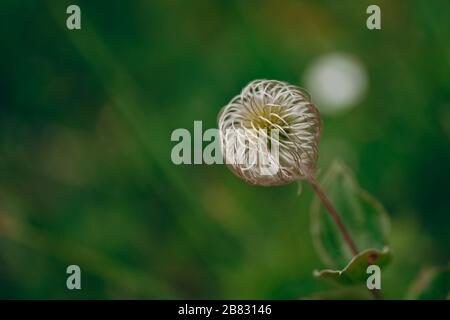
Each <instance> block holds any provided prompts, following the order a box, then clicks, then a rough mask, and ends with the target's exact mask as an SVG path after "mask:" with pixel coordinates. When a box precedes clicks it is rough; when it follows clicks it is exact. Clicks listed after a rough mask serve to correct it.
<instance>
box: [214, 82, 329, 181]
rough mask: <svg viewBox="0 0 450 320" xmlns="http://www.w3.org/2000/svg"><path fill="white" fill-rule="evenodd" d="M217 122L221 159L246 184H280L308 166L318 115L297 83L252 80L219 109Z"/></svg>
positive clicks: (297, 176) (296, 177)
mask: <svg viewBox="0 0 450 320" xmlns="http://www.w3.org/2000/svg"><path fill="white" fill-rule="evenodd" d="M218 126H219V132H220V143H221V150H222V154H223V156H224V159H225V162H226V163H227V164H228V166H229V168H230V169H231V171H232V172H233V173H235V174H236V175H237V176H239V177H241V178H242V179H244V180H245V181H247V182H249V183H251V184H258V185H281V184H286V183H289V182H292V181H295V180H300V179H302V178H304V177H306V176H308V175H310V174H311V171H312V169H313V168H314V165H315V162H316V160H317V143H318V138H319V134H320V115H319V112H318V111H317V109H316V107H315V106H314V105H313V104H312V103H311V101H310V97H309V95H308V94H307V93H306V92H305V91H304V90H302V89H300V88H299V87H296V86H293V85H290V84H288V83H286V82H281V81H277V80H254V81H252V82H251V83H249V84H248V85H247V86H246V87H245V88H244V89H243V90H242V91H241V93H240V94H239V95H237V96H236V97H234V98H233V99H232V100H231V101H230V102H229V103H228V104H227V105H226V106H224V107H223V108H222V110H221V111H220V113H219V116H218Z"/></svg>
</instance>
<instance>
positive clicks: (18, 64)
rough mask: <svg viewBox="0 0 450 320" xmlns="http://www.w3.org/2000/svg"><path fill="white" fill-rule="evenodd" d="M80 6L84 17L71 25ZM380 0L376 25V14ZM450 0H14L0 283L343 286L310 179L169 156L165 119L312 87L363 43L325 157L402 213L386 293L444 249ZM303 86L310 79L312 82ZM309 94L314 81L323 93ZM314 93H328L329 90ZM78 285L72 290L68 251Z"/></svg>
mask: <svg viewBox="0 0 450 320" xmlns="http://www.w3.org/2000/svg"><path fill="white" fill-rule="evenodd" d="M69 4H78V5H79V6H80V7H81V12H82V29H81V30H79V31H69V30H67V28H66V18H67V16H68V15H67V14H66V8H67V6H68V5H69ZM370 4H378V5H379V6H380V7H381V12H382V30H373V31H371V30H368V29H367V28H366V19H367V17H368V15H367V14H366V8H367V6H368V5H370ZM449 12H450V4H449V2H448V1H444V0H443V1H421V0H417V1H406V0H404V1H350V0H346V1H321V0H319V1H294V0H286V1H275V0H270V1H237V0H236V1H225V0H223V1H212V0H203V1H182V0H180V1H171V0H169V1H162V0H161V1H143V0H142V1H75V0H74V1H34V0H28V1H26V0H22V1H17V0H2V1H1V4H0V26H1V27H0V32H1V40H2V41H1V51H0V66H1V69H0V70H1V73H0V298H8V299H10V298H18V299H24V298H33V299H43V298H50V299H54V298H63V299H70V298H81V299H90V298H107V299H115V298H162V299H165V298H254V299H266V298H273V299H285V298H286V299H297V298H307V297H311V296H314V295H315V294H317V293H318V292H322V291H325V292H328V291H333V290H335V287H334V286H332V285H330V284H328V283H325V282H322V281H319V280H317V279H314V278H313V276H312V270H313V269H315V268H322V267H324V265H323V263H322V262H321V261H320V259H319V257H318V255H317V254H316V252H315V251H314V248H313V245H312V241H311V236H310V232H309V222H310V217H309V207H310V203H311V199H312V196H313V194H312V192H311V189H310V188H309V187H307V186H305V187H304V190H303V193H302V195H301V196H297V195H296V191H297V185H295V184H290V185H287V186H282V187H272V188H265V187H256V186H249V185H247V184H246V183H244V182H243V181H242V180H239V179H238V178H236V177H235V176H234V175H233V174H232V173H231V172H230V171H229V170H228V169H227V168H226V167H225V166H220V165H211V166H207V165H180V166H176V165H174V164H172V162H171V159H170V152H171V148H172V147H173V146H174V145H175V143H174V142H171V141H170V135H171V133H172V131H173V130H174V129H176V128H187V129H189V130H190V131H193V121H194V120H202V121H203V127H204V128H205V129H206V128H212V127H216V126H217V125H216V116H217V113H218V111H219V110H220V108H221V107H222V106H223V105H225V104H226V103H227V102H228V101H229V100H230V99H231V98H232V97H233V96H234V95H236V94H237V93H239V91H240V90H241V88H242V87H243V86H244V85H245V84H247V83H248V82H249V81H251V80H253V79H258V78H266V79H278V80H284V81H288V82H290V83H293V84H298V85H301V86H305V83H304V80H303V79H304V74H305V72H306V70H308V68H309V66H310V65H311V64H312V63H313V62H314V61H315V60H316V59H317V58H318V57H321V56H323V55H326V54H330V53H335V52H342V53H345V54H350V55H352V56H354V57H356V58H357V59H358V61H359V63H360V65H361V66H362V70H365V71H364V72H365V74H366V76H367V78H368V83H367V90H366V92H365V94H364V97H363V98H361V99H359V101H358V102H357V103H356V102H355V103H354V105H353V106H352V107H351V108H350V107H349V108H348V109H347V110H345V112H344V111H343V112H337V113H327V114H323V117H322V119H323V130H322V138H321V142H320V153H319V154H320V160H319V163H318V169H320V170H321V172H323V171H324V170H326V169H327V168H328V166H329V165H330V163H331V162H332V161H333V159H335V158H340V159H342V160H344V161H345V162H346V163H347V165H348V166H349V167H351V168H352V170H354V172H355V174H356V176H357V177H358V180H359V182H360V184H361V186H363V187H364V188H365V189H366V190H368V191H369V192H370V193H371V194H373V195H374V196H376V197H377V198H378V199H379V200H380V201H381V202H382V203H383V204H384V205H385V207H386V209H387V211H388V212H389V213H390V216H391V219H392V231H391V238H390V242H391V247H392V250H393V252H394V260H393V263H392V264H391V266H389V267H388V268H387V269H386V271H384V273H383V278H382V286H383V294H384V295H385V297H386V298H390V299H392V298H396V299H400V298H403V297H404V296H405V293H406V292H407V290H408V288H410V287H411V284H412V282H413V280H414V279H415V278H416V277H417V274H418V273H419V272H420V271H421V270H423V268H426V267H427V266H432V265H442V264H445V263H447V262H448V261H449V260H450V250H449V249H450V236H449V226H450V215H449V213H450V187H449V186H450V166H449V163H450V143H449V139H450V90H449V88H450V73H449V72H450V68H449V64H450V42H449V41H448V40H449V39H450V24H449V19H448V13H449ZM307 89H309V88H307ZM313 100H314V95H313ZM318 107H319V109H320V105H319V106H318ZM70 264H77V265H79V266H80V267H81V269H82V290H81V291H77V290H74V291H69V290H67V288H66V277H67V275H66V267H67V266H68V265H70Z"/></svg>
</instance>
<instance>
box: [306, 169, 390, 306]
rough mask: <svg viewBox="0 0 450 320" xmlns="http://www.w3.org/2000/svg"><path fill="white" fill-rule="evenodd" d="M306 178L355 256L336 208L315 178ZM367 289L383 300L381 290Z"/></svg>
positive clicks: (351, 241)
mask: <svg viewBox="0 0 450 320" xmlns="http://www.w3.org/2000/svg"><path fill="white" fill-rule="evenodd" d="M306 179H307V181H308V182H309V184H310V185H311V187H312V188H313V189H314V191H315V192H316V194H317V196H318V197H319V199H320V201H321V202H322V203H323V205H324V206H325V208H326V209H327V211H328V213H329V214H330V216H331V218H333V220H334V222H335V223H336V226H337V227H338V229H339V232H340V233H341V234H342V237H343V238H344V240H345V243H346V244H347V245H348V247H349V248H350V251H351V252H352V254H353V256H356V255H357V254H358V249H357V248H356V245H355V242H354V241H353V239H352V237H351V236H350V233H349V232H348V230H347V228H346V227H345V225H344V222H343V221H342V219H341V216H340V215H339V214H338V213H337V211H336V209H335V208H334V207H333V204H332V203H331V201H330V200H329V199H328V197H327V196H326V194H325V192H324V191H323V190H322V188H320V186H319V184H318V183H317V181H316V179H314V177H312V176H307V177H306ZM369 291H370V293H371V294H372V295H373V297H374V299H375V300H383V296H382V295H381V292H380V291H379V290H369Z"/></svg>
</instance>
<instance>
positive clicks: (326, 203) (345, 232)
mask: <svg viewBox="0 0 450 320" xmlns="http://www.w3.org/2000/svg"><path fill="white" fill-rule="evenodd" d="M307 181H308V182H309V184H310V185H311V187H312V188H313V189H314V191H315V192H316V194H317V196H318V197H319V199H320V201H321V202H322V203H323V205H324V206H325V208H326V209H327V211H328V213H329V214H330V215H331V218H332V219H333V220H334V222H335V223H336V226H337V227H338V229H339V232H340V233H341V234H342V237H343V238H344V240H345V242H346V244H347V245H348V247H349V248H350V251H351V252H352V255H354V256H356V255H357V254H358V249H357V248H356V245H355V242H354V241H353V239H352V237H351V236H350V233H349V232H348V230H347V228H346V227H345V225H344V223H343V221H342V219H341V217H340V216H339V214H338V213H337V211H336V209H335V208H334V207H333V205H332V204H331V201H330V200H329V199H328V197H327V196H326V194H325V192H323V190H322V189H321V188H320V186H319V184H318V183H317V181H316V180H315V179H314V177H312V176H309V177H307Z"/></svg>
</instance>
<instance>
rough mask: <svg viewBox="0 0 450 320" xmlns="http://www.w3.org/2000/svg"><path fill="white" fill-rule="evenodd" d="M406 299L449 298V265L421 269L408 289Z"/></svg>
mask: <svg viewBox="0 0 450 320" xmlns="http://www.w3.org/2000/svg"><path fill="white" fill-rule="evenodd" d="M406 298H407V299H419V300H445V299H450V265H448V266H446V267H434V268H428V269H425V270H423V271H422V272H421V273H420V274H419V276H418V277H417V279H416V280H415V281H414V283H413V285H412V287H411V289H410V290H409V292H408V294H407V296H406Z"/></svg>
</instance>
